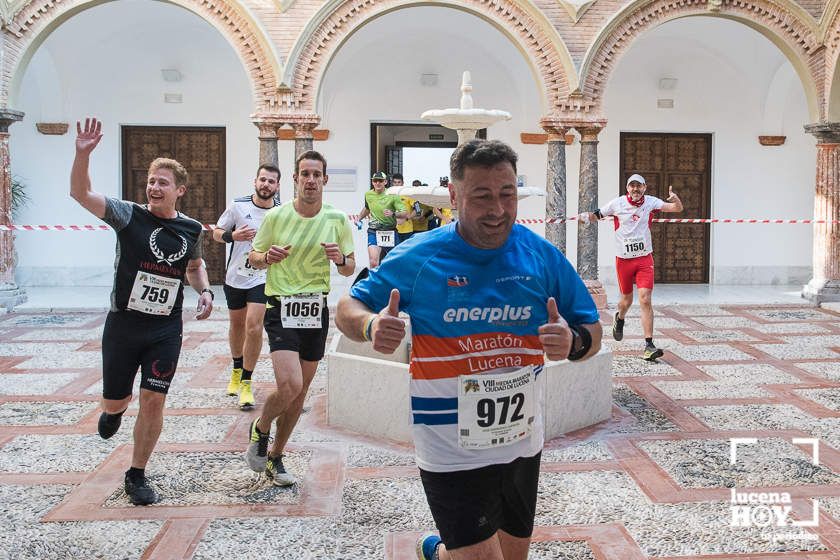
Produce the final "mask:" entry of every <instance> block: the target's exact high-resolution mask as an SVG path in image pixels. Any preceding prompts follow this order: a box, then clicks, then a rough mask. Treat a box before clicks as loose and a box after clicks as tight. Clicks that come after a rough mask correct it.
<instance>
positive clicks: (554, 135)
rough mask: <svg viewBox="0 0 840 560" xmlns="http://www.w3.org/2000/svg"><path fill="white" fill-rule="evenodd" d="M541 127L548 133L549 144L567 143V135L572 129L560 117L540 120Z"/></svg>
mask: <svg viewBox="0 0 840 560" xmlns="http://www.w3.org/2000/svg"><path fill="white" fill-rule="evenodd" d="M540 126H541V127H542V129H543V130H544V131H546V132H547V133H548V141H549V142H561V141H562V142H565V141H566V134H567V133H568V132H569V129H570V128H571V127H570V126H568V125H567V124H565V123H564V122H563V119H560V118H558V117H552V116H548V117H543V118H541V119H540Z"/></svg>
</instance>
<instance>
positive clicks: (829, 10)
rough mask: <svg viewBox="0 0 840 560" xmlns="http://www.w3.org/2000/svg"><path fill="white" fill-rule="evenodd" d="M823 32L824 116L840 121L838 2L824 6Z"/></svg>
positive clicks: (839, 6)
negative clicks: (824, 48) (824, 49)
mask: <svg viewBox="0 0 840 560" xmlns="http://www.w3.org/2000/svg"><path fill="white" fill-rule="evenodd" d="M820 27H822V28H823V30H824V33H825V46H826V52H825V73H826V76H825V87H826V92H827V93H826V101H825V103H826V111H825V115H826V118H827V119H828V120H829V121H831V122H838V121H840V2H838V1H837V0H833V1H832V2H830V3H829V5H828V6H827V7H826V11H825V13H824V15H823V22H822V25H821V26H820Z"/></svg>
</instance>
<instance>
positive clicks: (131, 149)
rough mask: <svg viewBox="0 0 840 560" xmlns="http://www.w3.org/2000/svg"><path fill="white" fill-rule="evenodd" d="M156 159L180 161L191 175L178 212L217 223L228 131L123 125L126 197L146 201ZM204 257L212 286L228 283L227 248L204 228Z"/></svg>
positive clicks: (221, 206) (221, 205)
mask: <svg viewBox="0 0 840 560" xmlns="http://www.w3.org/2000/svg"><path fill="white" fill-rule="evenodd" d="M157 157H167V158H172V159H176V160H178V161H179V162H180V163H181V164H182V165H183V166H184V167H186V168H187V172H188V173H189V176H190V179H189V185H187V192H186V194H185V195H184V196H183V197H181V200H180V201H179V202H178V210H179V211H180V212H183V213H184V214H186V215H187V216H189V217H191V218H193V219H195V220H198V221H199V222H201V223H202V224H214V223H216V220H217V219H218V218H219V216H221V214H222V212H223V211H224V209H225V129H224V128H218V127H206V128H205V127H202V128H196V127H164V126H124V127H122V160H123V184H122V191H123V193H122V196H123V198H124V199H126V200H133V201H136V202H140V203H145V202H146V179H147V176H148V171H149V164H150V163H151V162H152V160H154V159H155V158H157ZM204 260H205V262H206V263H207V275H208V276H209V277H210V283H211V284H222V283H224V278H225V277H224V272H225V247H224V245H223V244H221V243H217V242H215V241H213V239H212V236H211V235H210V232H209V231H205V232H204Z"/></svg>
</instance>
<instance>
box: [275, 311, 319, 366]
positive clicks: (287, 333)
mask: <svg viewBox="0 0 840 560" xmlns="http://www.w3.org/2000/svg"><path fill="white" fill-rule="evenodd" d="M263 324H264V325H265V332H266V334H268V347H269V348H270V349H271V351H272V352H277V351H278V350H291V351H292V352H297V353H298V355H299V357H300V359H301V360H306V361H307V362H317V361H318V360H320V359H321V358H323V357H324V349H325V348H326V346H327V333H328V332H329V330H330V310H329V309H328V308H327V305H326V302H324V305H323V311H322V312H321V328H320V329H287V328H285V327H283V323H282V321H281V319H280V308H279V307H269V308H268V309H266V310H265V319H264V320H263Z"/></svg>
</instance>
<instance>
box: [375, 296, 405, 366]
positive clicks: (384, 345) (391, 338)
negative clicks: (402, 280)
mask: <svg viewBox="0 0 840 560" xmlns="http://www.w3.org/2000/svg"><path fill="white" fill-rule="evenodd" d="M399 314H400V291H399V290H397V289H396V288H394V289H393V290H391V296H390V298H388V305H387V306H386V307H385V308H384V309H382V311H380V312H379V315H377V316H376V318H375V319H374V320H373V325H372V326H371V330H370V340H371V342H372V344H373V349H374V350H376V351H377V352H382V353H383V354H393V353H394V350H396V349H397V346H399V345H400V342H402V339H403V338H405V321H403V320H402V319H400V317H399Z"/></svg>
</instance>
